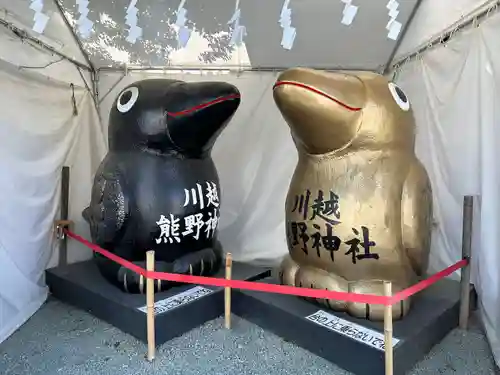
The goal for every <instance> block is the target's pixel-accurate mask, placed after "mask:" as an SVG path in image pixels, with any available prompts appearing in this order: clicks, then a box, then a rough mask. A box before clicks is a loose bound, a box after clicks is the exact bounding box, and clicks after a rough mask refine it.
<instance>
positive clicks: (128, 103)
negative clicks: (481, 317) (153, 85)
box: [116, 87, 139, 113]
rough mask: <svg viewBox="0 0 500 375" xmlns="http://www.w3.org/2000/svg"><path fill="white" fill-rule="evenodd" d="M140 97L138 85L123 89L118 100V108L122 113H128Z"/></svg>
mask: <svg viewBox="0 0 500 375" xmlns="http://www.w3.org/2000/svg"><path fill="white" fill-rule="evenodd" d="M138 97H139V89H138V88H137V87H129V88H128V89H126V90H125V91H123V92H122V93H121V94H120V96H119V97H118V100H117V102H116V109H118V111H120V112H121V113H126V112H128V111H130V109H131V108H132V107H133V106H134V104H135V102H137V98H138Z"/></svg>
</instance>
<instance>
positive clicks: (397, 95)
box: [389, 82, 410, 112]
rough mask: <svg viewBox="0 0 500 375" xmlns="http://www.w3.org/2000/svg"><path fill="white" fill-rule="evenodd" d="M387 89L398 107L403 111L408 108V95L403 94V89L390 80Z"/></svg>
mask: <svg viewBox="0 0 500 375" xmlns="http://www.w3.org/2000/svg"><path fill="white" fill-rule="evenodd" d="M389 91H390V92H391V94H392V97H393V98H394V100H395V101H396V103H397V104H398V106H399V108H401V109H402V110H403V111H405V112H406V111H408V110H409V109H410V101H409V100H408V97H407V96H406V95H405V93H404V92H403V90H401V88H400V87H399V86H397V85H396V84H394V83H392V82H390V83H389Z"/></svg>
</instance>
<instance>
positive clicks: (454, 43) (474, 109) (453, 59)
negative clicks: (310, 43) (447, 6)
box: [397, 13, 500, 363]
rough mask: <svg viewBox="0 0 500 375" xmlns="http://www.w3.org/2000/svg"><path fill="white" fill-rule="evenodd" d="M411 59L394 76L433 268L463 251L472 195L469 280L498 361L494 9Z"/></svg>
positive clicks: (498, 27) (499, 154)
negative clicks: (423, 180)
mask: <svg viewBox="0 0 500 375" xmlns="http://www.w3.org/2000/svg"><path fill="white" fill-rule="evenodd" d="M478 26H479V27H477V28H476V27H473V28H471V29H468V30H466V31H464V32H462V33H461V34H460V35H459V36H456V37H455V38H453V39H451V40H450V41H449V42H448V43H447V45H446V46H439V47H437V48H435V49H434V50H432V51H428V52H427V53H425V54H422V55H421V56H420V58H418V59H417V60H416V61H413V62H411V63H409V64H406V65H405V66H404V67H403V68H402V70H401V71H400V73H399V75H398V78H397V82H398V84H399V85H400V86H401V87H402V88H404V90H405V91H406V92H407V94H408V96H409V97H410V98H411V101H412V103H413V108H414V110H415V117H416V120H417V124H418V125H419V127H418V136H417V152H418V155H419V156H420V158H421V160H422V161H423V163H424V164H425V166H426V167H427V170H428V172H429V175H430V178H431V181H432V185H433V189H434V198H435V199H434V206H435V214H434V215H435V220H436V221H437V223H438V226H437V229H436V230H435V231H434V234H433V239H432V240H433V247H432V257H431V268H432V269H434V270H439V269H443V268H445V267H447V266H448V265H450V264H452V263H454V262H455V261H456V260H457V259H459V258H460V256H461V253H460V251H461V241H462V222H461V213H462V200H463V196H464V195H474V196H476V198H475V210H474V211H475V212H474V216H475V217H474V220H475V222H474V224H475V225H474V228H473V234H474V236H473V248H472V251H473V258H472V259H473V260H472V281H473V283H474V285H475V287H476V290H477V292H478V295H479V306H480V310H481V315H482V318H483V322H484V325H485V328H486V332H487V336H488V339H489V341H490V344H491V347H492V350H493V353H494V355H495V359H496V361H497V363H499V360H500V314H499V313H498V306H499V305H500V274H499V273H498V264H499V262H500V250H499V249H500V237H499V234H498V226H499V225H500V166H499V165H498V163H497V160H499V159H500V133H499V132H498V129H499V126H500V106H499V103H500V51H498V48H497V46H496V44H497V42H496V41H497V37H496V35H498V33H499V32H500V14H498V13H496V14H495V15H493V16H491V17H490V18H489V19H487V20H485V21H484V22H482V23H481V24H480V25H478Z"/></svg>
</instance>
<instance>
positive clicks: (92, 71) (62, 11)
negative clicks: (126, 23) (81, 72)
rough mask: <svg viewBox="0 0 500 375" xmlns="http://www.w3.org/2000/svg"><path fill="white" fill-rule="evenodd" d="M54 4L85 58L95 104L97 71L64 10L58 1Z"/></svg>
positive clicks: (55, 0)
mask: <svg viewBox="0 0 500 375" xmlns="http://www.w3.org/2000/svg"><path fill="white" fill-rule="evenodd" d="M54 4H55V6H56V7H57V10H58V11H59V14H60V15H61V17H62V19H63V21H64V23H65V24H66V27H67V28H68V30H69V32H70V33H71V35H72V36H73V39H74V40H75V42H76V44H77V45H78V48H79V49H80V52H81V53H82V55H83V57H84V58H85V61H86V62H87V64H88V66H89V68H90V72H91V73H92V91H93V93H92V94H93V95H94V101H95V102H96V103H97V94H98V92H97V83H96V77H95V75H96V74H97V70H96V68H95V65H94V63H93V62H92V60H91V59H90V56H89V54H88V53H87V51H85V48H84V47H83V44H82V41H81V40H80V38H79V37H78V35H76V32H75V29H73V27H72V26H71V24H70V23H69V21H68V18H67V17H66V16H65V14H64V9H63V8H62V6H61V4H60V3H59V0H54Z"/></svg>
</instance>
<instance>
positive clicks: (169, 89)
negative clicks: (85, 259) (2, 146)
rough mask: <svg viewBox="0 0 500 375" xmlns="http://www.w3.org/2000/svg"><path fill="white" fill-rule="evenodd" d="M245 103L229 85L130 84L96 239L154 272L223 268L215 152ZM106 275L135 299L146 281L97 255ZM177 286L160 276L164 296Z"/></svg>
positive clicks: (95, 205)
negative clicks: (151, 259)
mask: <svg viewBox="0 0 500 375" xmlns="http://www.w3.org/2000/svg"><path fill="white" fill-rule="evenodd" d="M239 104H240V93H239V91H238V89H237V88H236V87H235V86H233V85H231V84H228V83H224V82H196V83H194V82H193V83H191V82H183V81H178V80H169V79H147V80H143V81H138V82H135V83H133V84H131V85H129V86H127V87H126V88H125V89H124V90H123V91H122V92H121V93H120V94H119V95H118V97H117V99H116V101H115V102H114V105H113V108H112V109H111V113H110V116H109V128H108V138H109V152H108V154H107V155H106V156H105V158H104V160H103V161H102V162H101V165H100V166H99V169H98V170H97V173H96V175H95V179H94V185H93V188H92V197H91V202H90V205H89V207H87V208H86V209H85V210H84V211H83V217H84V219H85V220H86V221H87V222H88V223H89V225H90V231H91V236H92V241H93V242H94V243H95V244H97V245H98V246H100V247H102V248H104V249H107V250H108V251H110V252H112V253H114V254H116V255H118V256H120V257H122V258H124V259H126V260H128V261H131V262H133V263H134V264H136V265H139V266H141V267H143V268H144V267H145V260H146V252H147V251H148V250H154V251H155V261H156V262H155V270H157V271H160V272H173V273H181V274H189V275H201V276H208V275H213V274H214V273H216V272H217V271H218V270H219V268H220V265H221V260H222V248H221V246H220V244H219V242H218V241H217V224H218V220H219V213H220V206H219V204H220V201H219V196H220V187H219V178H218V174H217V170H216V168H215V165H214V162H213V160H212V158H211V150H212V147H213V145H214V143H215V141H216V139H217V137H218V136H219V135H220V133H221V132H222V131H223V129H224V128H225V126H226V125H227V124H228V122H229V121H230V119H231V118H232V116H233V115H234V113H235V112H236V110H237V109H238V106H239ZM95 261H96V262H97V265H98V268H99V270H100V272H101V274H102V275H103V276H104V277H105V278H106V279H107V280H109V281H110V282H111V283H113V284H115V285H116V286H118V287H119V288H121V289H122V290H123V291H124V292H128V293H142V292H143V291H144V287H145V282H144V280H143V277H142V276H140V275H138V274H137V273H135V272H133V271H130V270H128V269H126V268H124V267H122V266H120V265H119V264H117V263H115V262H113V261H111V260H109V259H107V258H105V257H104V256H102V255H100V254H95ZM173 285H175V284H173V283H169V282H166V281H161V280H156V282H155V290H156V291H161V290H166V289H168V288H170V287H171V286H173Z"/></svg>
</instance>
